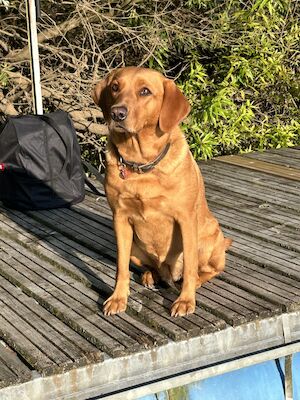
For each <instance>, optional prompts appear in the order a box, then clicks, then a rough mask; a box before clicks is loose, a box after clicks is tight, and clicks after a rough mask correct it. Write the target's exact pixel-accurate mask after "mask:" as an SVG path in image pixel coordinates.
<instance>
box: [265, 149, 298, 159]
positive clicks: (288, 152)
mask: <svg viewBox="0 0 300 400" xmlns="http://www.w3.org/2000/svg"><path fill="white" fill-rule="evenodd" d="M299 150H300V147H299V146H294V147H286V148H281V149H270V150H268V152H269V153H273V154H280V155H282V156H284V157H292V158H293V159H298V160H300V151H299Z"/></svg>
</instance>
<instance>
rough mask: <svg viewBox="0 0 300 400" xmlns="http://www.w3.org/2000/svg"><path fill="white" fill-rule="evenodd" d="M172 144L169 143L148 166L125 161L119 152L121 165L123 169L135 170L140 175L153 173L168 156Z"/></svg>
mask: <svg viewBox="0 0 300 400" xmlns="http://www.w3.org/2000/svg"><path fill="white" fill-rule="evenodd" d="M170 145H171V143H167V144H166V146H165V148H164V149H163V151H162V152H161V153H160V154H159V155H158V156H157V157H156V158H155V160H153V161H151V162H149V163H147V164H142V163H137V162H134V161H127V160H125V159H124V158H123V157H122V156H121V154H120V153H119V152H118V150H117V154H118V158H119V165H120V166H121V167H123V168H126V167H128V168H130V169H132V170H133V172H137V173H139V174H143V173H145V172H149V171H151V170H152V169H153V168H154V167H155V166H156V165H157V164H158V163H159V162H160V161H161V160H162V159H163V158H164V157H165V155H166V154H167V152H168V150H169V148H170Z"/></svg>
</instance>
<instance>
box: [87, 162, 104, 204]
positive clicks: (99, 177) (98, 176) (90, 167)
mask: <svg viewBox="0 0 300 400" xmlns="http://www.w3.org/2000/svg"><path fill="white" fill-rule="evenodd" d="M81 163H82V165H84V166H85V167H86V168H87V170H88V171H89V172H90V173H91V174H93V175H95V177H96V179H97V181H99V182H100V183H101V185H104V176H103V175H101V174H100V172H99V171H98V170H97V169H96V168H95V167H94V166H93V165H92V164H90V163H88V162H87V161H85V160H81ZM84 180H85V183H86V184H87V186H88V187H89V188H90V189H91V190H92V191H93V192H94V193H95V194H97V195H98V196H105V193H104V192H100V191H99V190H98V189H97V188H96V187H95V185H94V184H93V183H92V182H91V181H90V180H89V179H88V178H87V177H86V176H85V178H84Z"/></svg>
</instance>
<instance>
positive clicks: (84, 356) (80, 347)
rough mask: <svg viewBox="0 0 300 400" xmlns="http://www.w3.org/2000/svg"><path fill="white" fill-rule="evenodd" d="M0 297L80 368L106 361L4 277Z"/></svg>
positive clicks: (0, 286)
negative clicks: (80, 366)
mask: <svg viewBox="0 0 300 400" xmlns="http://www.w3.org/2000/svg"><path fill="white" fill-rule="evenodd" d="M0 295H1V298H2V299H3V302H4V303H5V304H6V305H7V306H8V307H13V309H14V310H16V313H17V314H18V315H19V316H20V317H21V318H22V319H24V320H25V321H27V322H28V323H29V324H30V325H32V326H33V327H34V329H35V330H37V331H38V332H39V333H41V334H42V335H43V336H45V338H47V339H48V340H49V342H50V343H53V344H54V345H55V346H56V347H59V348H60V349H61V350H62V351H63V352H64V353H65V354H66V355H67V356H68V357H69V358H70V359H71V360H72V361H73V362H74V363H75V364H76V365H86V364H87V363H90V362H96V361H101V360H103V354H102V353H101V352H100V351H99V350H98V349H97V348H96V347H95V346H93V345H92V344H90V343H89V342H88V341H87V340H85V339H84V338H83V337H82V336H80V335H78V334H77V333H76V332H75V331H73V330H72V329H70V328H69V327H68V326H67V325H65V324H63V323H62V322H61V321H60V320H59V319H57V318H56V317H55V316H53V315H52V314H51V313H49V312H48V311H47V310H45V309H44V308H43V307H41V306H40V305H39V304H37V303H36V301H35V300H34V299H33V298H31V297H29V296H27V295H26V294H25V293H23V292H22V291H21V290H20V289H19V288H17V287H15V286H14V285H12V284H11V283H10V282H8V281H7V280H5V279H4V278H3V277H0Z"/></svg>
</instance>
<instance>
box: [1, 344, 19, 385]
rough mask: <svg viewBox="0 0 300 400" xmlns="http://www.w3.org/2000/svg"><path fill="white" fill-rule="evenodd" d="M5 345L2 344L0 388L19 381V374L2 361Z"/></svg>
mask: <svg viewBox="0 0 300 400" xmlns="http://www.w3.org/2000/svg"><path fill="white" fill-rule="evenodd" d="M4 351H5V350H3V346H2V345H1V344H0V389H2V388H4V387H6V386H10V385H12V384H16V383H18V378H17V376H16V375H15V374H14V373H13V371H12V370H10V369H9V368H8V367H7V365H6V364H5V363H4V362H3V361H2V359H1V355H2V354H3V353H4Z"/></svg>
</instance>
